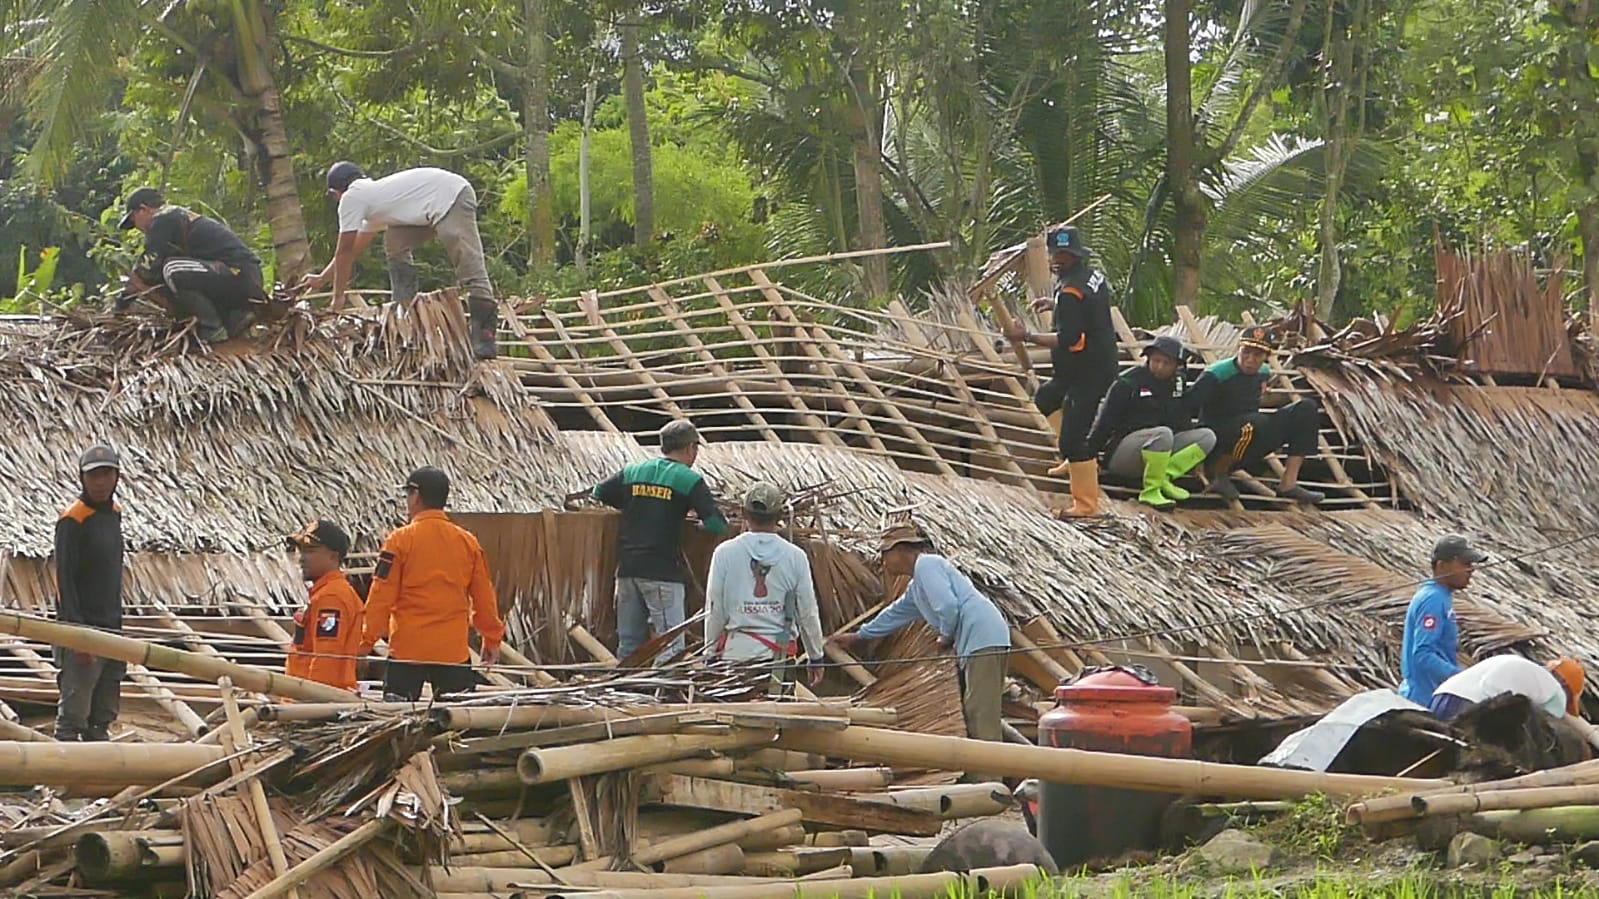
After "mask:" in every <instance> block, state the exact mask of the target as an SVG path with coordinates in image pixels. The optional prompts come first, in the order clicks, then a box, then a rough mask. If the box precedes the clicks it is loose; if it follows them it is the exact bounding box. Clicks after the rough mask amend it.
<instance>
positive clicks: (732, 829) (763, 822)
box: [576, 808, 804, 873]
mask: <svg viewBox="0 0 1599 899" xmlns="http://www.w3.org/2000/svg"><path fill="white" fill-rule="evenodd" d="M803 818H804V816H803V815H802V814H801V813H800V810H799V809H792V808H791V809H784V810H782V811H779V812H771V813H769V814H765V815H761V816H760V817H757V818H747V819H744V820H740V821H729V822H728V823H726V824H720V825H717V826H716V827H708V828H706V829H704V830H699V831H695V832H693V833H686V834H682V835H680V836H675V837H668V838H667V839H664V840H658V841H656V842H653V843H650V844H648V845H646V846H644V847H643V848H641V849H639V851H637V852H635V853H633V858H632V860H633V861H634V862H636V863H638V864H640V865H653V864H655V863H656V862H660V861H665V860H667V859H670V858H676V857H677V856H680V855H688V854H689V853H691V852H699V851H701V850H703V849H711V848H714V847H716V846H721V845H723V844H725V843H737V842H738V841H739V840H742V839H745V838H746V837H750V836H754V835H755V834H758V833H764V832H766V831H770V830H777V829H779V828H784V827H791V826H793V825H795V824H798V823H800V821H801V820H803ZM611 862H612V859H611V858H610V857H608V856H606V857H601V858H596V859H593V860H591V861H586V862H584V863H583V864H581V865H577V866H576V868H577V869H578V870H584V869H603V868H607V867H609V866H610V865H611ZM742 866H743V865H742V863H741V864H740V867H742ZM685 873H692V872H685ZM700 873H711V872H700Z"/></svg>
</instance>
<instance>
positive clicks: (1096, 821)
mask: <svg viewBox="0 0 1599 899" xmlns="http://www.w3.org/2000/svg"><path fill="white" fill-rule="evenodd" d="M1176 699H1177V691H1176V690H1173V689H1172V688H1171V687H1162V686H1160V684H1159V683H1158V682H1156V681H1155V678H1154V677H1153V676H1152V675H1150V674H1149V673H1148V672H1146V671H1143V670H1142V669H1136V668H1111V669H1106V670H1103V671H1098V672H1093V673H1090V674H1088V675H1086V676H1085V677H1082V678H1080V679H1079V680H1077V681H1076V682H1074V683H1071V684H1062V685H1061V686H1059V687H1056V688H1055V702H1056V705H1055V709H1054V710H1053V711H1050V712H1048V713H1046V714H1045V715H1044V716H1043V717H1042V718H1040V719H1039V721H1038V742H1039V745H1041V746H1058V747H1063V748H1069V749H1088V750H1094V751H1098V752H1119V753H1124V754H1127V755H1149V756H1159V757H1161V758H1174V759H1175V758H1188V757H1190V756H1191V755H1192V754H1193V726H1192V724H1190V722H1189V721H1188V719H1187V718H1185V717H1183V716H1182V715H1179V714H1177V713H1176V712H1174V711H1172V703H1173V702H1174V701H1175V700H1176ZM1040 794H1041V797H1040V801H1039V812H1038V839H1039V840H1040V841H1041V842H1042V843H1043V844H1044V848H1046V849H1048V850H1049V854H1050V855H1051V856H1052V857H1054V859H1055V864H1057V865H1059V866H1060V867H1061V868H1062V869H1065V868H1068V867H1073V866H1076V865H1081V864H1084V863H1086V862H1089V861H1093V860H1095V859H1107V858H1113V857H1115V856H1118V855H1121V854H1123V853H1125V852H1128V851H1131V850H1137V849H1154V848H1155V847H1156V846H1157V845H1158V843H1159V840H1160V819H1161V816H1162V815H1163V814H1164V813H1165V811H1166V807H1167V806H1168V805H1170V804H1171V802H1172V799H1174V798H1175V797H1173V796H1171V795H1168V794H1165V793H1148V792H1143V791H1139V790H1119V789H1110V788H1107V787H1094V786H1076V785H1070V784H1054V783H1048V782H1046V783H1044V784H1042V785H1041V790H1040Z"/></svg>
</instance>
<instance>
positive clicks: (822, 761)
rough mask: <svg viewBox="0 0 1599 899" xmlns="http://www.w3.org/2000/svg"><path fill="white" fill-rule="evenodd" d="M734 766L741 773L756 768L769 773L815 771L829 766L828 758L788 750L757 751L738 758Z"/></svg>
mask: <svg viewBox="0 0 1599 899" xmlns="http://www.w3.org/2000/svg"><path fill="white" fill-rule="evenodd" d="M733 764H734V766H735V767H737V768H738V770H740V771H745V770H749V769H754V768H761V769H765V770H767V771H814V770H817V769H819V768H821V767H823V766H824V765H826V764H827V756H825V755H821V754H820V753H815V752H792V751H790V750H787V749H755V750H751V751H749V752H745V753H743V754H741V755H739V756H738V757H736V758H735V759H734V760H733Z"/></svg>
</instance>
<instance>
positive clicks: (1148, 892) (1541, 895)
mask: <svg viewBox="0 0 1599 899" xmlns="http://www.w3.org/2000/svg"><path fill="white" fill-rule="evenodd" d="M1212 897H1216V899H1579V897H1595V899H1599V889H1595V888H1593V887H1587V886H1583V887H1580V888H1579V887H1569V886H1564V885H1562V884H1561V883H1559V882H1557V883H1555V884H1553V885H1550V886H1543V887H1522V886H1518V885H1517V884H1516V883H1515V880H1514V878H1513V877H1508V876H1507V877H1504V878H1502V879H1501V880H1500V882H1499V883H1497V884H1491V885H1479V884H1467V883H1460V882H1450V880H1449V875H1448V874H1447V873H1444V872H1438V873H1435V874H1421V873H1405V874H1400V875H1397V876H1391V877H1379V876H1371V877H1363V876H1361V875H1359V874H1351V873H1348V872H1318V873H1317V874H1316V875H1315V876H1314V877H1311V878H1307V879H1305V880H1303V881H1299V882H1294V883H1284V882H1281V881H1279V880H1275V879H1273V880H1267V879H1265V878H1262V877H1259V876H1256V877H1253V878H1249V877H1241V878H1227V879H1216V880H1212V881H1209V882H1194V881H1188V880H1184V879H1180V878H1178V877H1176V876H1173V875H1157V876H1153V877H1133V876H1128V877H1125V878H1122V879H1119V880H1116V881H1114V882H1112V883H1109V884H1106V883H1104V882H1091V881H1088V880H1085V879H1083V878H1076V877H1073V878H1063V879H1059V880H1055V881H1052V882H1038V883H1035V884H1033V885H1031V886H1030V887H1029V888H1028V889H1027V890H1025V891H1024V892H1023V894H1022V895H1021V896H1020V897H1019V899H1212Z"/></svg>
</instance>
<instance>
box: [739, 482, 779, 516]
mask: <svg viewBox="0 0 1599 899" xmlns="http://www.w3.org/2000/svg"><path fill="white" fill-rule="evenodd" d="M744 508H746V509H748V510H749V511H751V512H757V513H759V514H761V515H779V514H781V513H782V511H783V490H782V488H780V487H778V486H777V485H776V484H773V483H771V482H769V481H756V482H755V483H754V484H751V485H750V489H749V490H747V491H745V492H744Z"/></svg>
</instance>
